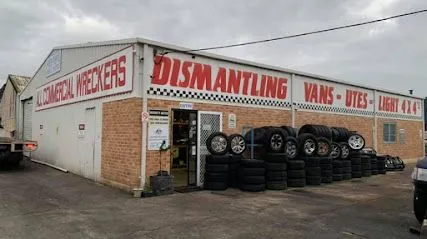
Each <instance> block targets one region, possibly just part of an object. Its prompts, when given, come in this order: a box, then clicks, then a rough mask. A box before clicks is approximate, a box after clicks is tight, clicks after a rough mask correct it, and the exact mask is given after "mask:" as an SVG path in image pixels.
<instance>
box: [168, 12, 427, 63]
mask: <svg viewBox="0 0 427 239" xmlns="http://www.w3.org/2000/svg"><path fill="white" fill-rule="evenodd" d="M425 12H427V9H423V10H419V11H414V12H408V13H404V14H399V15H394V16H390V17H385V18H380V19H377V20H372V21H366V22H360V23H355V24H350V25H344V26H339V27H333V28H327V29H322V30H317V31H312V32H305V33H299V34H295V35H287V36H281V37H275V38H269V39H264V40H258V41H248V42H243V43H236V44H230V45H222V46H213V47H205V48H198V49H193V50H187V51H177V52H181V53H191V52H197V51H208V50H217V49H224V48H232V47H239V46H247V45H254V44H260V43H266V42H272V41H278V40H283V39H290V38H297V37H302V36H308V35H314V34H318V33H324V32H330V31H336V30H341V29H345V28H352V27H358V26H363V25H368V24H372V23H378V22H383V21H387V20H390V19H395V18H400V17H406V16H410V15H415V14H419V13H425ZM167 53H169V52H165V53H163V54H162V55H164V54H167Z"/></svg>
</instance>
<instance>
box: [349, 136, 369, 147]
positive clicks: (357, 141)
mask: <svg viewBox="0 0 427 239" xmlns="http://www.w3.org/2000/svg"><path fill="white" fill-rule="evenodd" d="M348 144H349V145H350V147H351V148H352V149H356V150H358V149H362V148H363V145H364V144H365V140H364V139H363V138H362V137H361V136H360V135H357V134H355V135H352V136H350V138H349V139H348Z"/></svg>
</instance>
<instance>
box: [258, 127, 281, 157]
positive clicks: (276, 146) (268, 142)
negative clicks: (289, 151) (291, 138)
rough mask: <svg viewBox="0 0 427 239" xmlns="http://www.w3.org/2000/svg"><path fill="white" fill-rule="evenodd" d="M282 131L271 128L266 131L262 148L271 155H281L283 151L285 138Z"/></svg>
mask: <svg viewBox="0 0 427 239" xmlns="http://www.w3.org/2000/svg"><path fill="white" fill-rule="evenodd" d="M284 132H285V131H283V130H281V129H280V128H276V127H271V128H268V129H267V130H266V134H265V137H264V140H263V142H264V147H265V148H266V149H267V150H268V151H269V152H272V153H283V152H284V151H285V137H287V135H284Z"/></svg>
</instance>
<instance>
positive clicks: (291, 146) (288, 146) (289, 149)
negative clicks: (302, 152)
mask: <svg viewBox="0 0 427 239" xmlns="http://www.w3.org/2000/svg"><path fill="white" fill-rule="evenodd" d="M285 153H286V156H287V157H288V159H294V158H296V157H297V156H298V142H297V139H296V138H294V137H291V136H289V137H286V140H285Z"/></svg>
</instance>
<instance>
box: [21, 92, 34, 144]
mask: <svg viewBox="0 0 427 239" xmlns="http://www.w3.org/2000/svg"><path fill="white" fill-rule="evenodd" d="M23 102H24V104H23V105H24V117H23V119H24V123H23V125H24V130H23V138H24V139H25V140H31V139H32V118H33V99H28V100H24V101H23Z"/></svg>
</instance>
